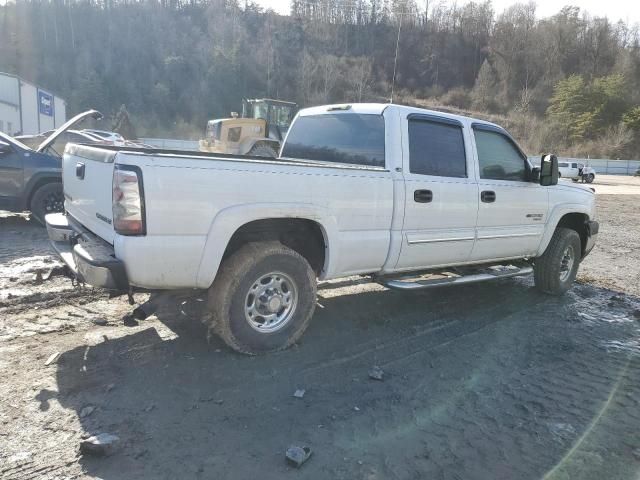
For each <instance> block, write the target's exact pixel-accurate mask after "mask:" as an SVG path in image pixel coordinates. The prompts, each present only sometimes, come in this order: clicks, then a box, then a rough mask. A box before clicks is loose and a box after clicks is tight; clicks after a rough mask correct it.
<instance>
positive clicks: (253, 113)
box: [200, 98, 298, 158]
mask: <svg viewBox="0 0 640 480" xmlns="http://www.w3.org/2000/svg"><path fill="white" fill-rule="evenodd" d="M297 107H298V106H297V105H296V104H295V103H293V102H285V101H283V100H271V99H266V98H263V99H255V100H243V104H242V117H241V118H238V114H237V113H231V118H221V119H216V120H209V121H208V122H207V130H206V133H205V138H203V139H202V140H200V151H201V152H212V153H228V154H234V155H250V156H256V157H272V158H275V157H277V156H278V152H279V151H280V144H281V143H282V140H283V139H284V136H285V135H286V133H287V130H288V129H289V125H291V121H292V120H293V116H294V115H295V113H296V111H297Z"/></svg>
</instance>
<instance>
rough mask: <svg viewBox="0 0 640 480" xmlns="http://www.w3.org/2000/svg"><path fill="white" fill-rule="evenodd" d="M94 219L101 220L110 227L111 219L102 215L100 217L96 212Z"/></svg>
mask: <svg viewBox="0 0 640 480" xmlns="http://www.w3.org/2000/svg"><path fill="white" fill-rule="evenodd" d="M96 217H98V219H100V220H102V221H103V222H105V223H108V224H109V225H111V219H110V218H107V217H105V216H104V215H100V214H99V213H97V212H96Z"/></svg>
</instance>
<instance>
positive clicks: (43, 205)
mask: <svg viewBox="0 0 640 480" xmlns="http://www.w3.org/2000/svg"><path fill="white" fill-rule="evenodd" d="M29 209H30V210H31V213H32V215H33V217H34V218H35V219H36V220H37V221H38V222H40V223H41V224H42V225H44V224H45V223H44V216H45V215H46V214H48V213H59V212H62V211H63V210H64V194H63V193H62V183H59V182H55V183H47V184H45V185H42V186H41V187H39V188H38V189H37V190H36V191H35V193H34V194H33V196H32V197H31V203H30V205H29Z"/></svg>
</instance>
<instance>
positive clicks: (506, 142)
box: [47, 104, 598, 354]
mask: <svg viewBox="0 0 640 480" xmlns="http://www.w3.org/2000/svg"><path fill="white" fill-rule="evenodd" d="M63 180H64V195H65V208H66V214H65V215H61V214H53V215H49V216H47V227H48V231H49V236H50V238H51V240H52V243H53V245H54V247H55V249H56V250H57V251H58V252H59V254H60V256H61V257H62V258H63V259H64V261H65V262H66V263H67V264H68V265H69V267H70V268H71V270H72V271H73V272H75V275H76V277H77V279H78V280H79V281H81V282H86V283H89V284H91V285H94V286H99V287H104V288H108V289H114V290H120V291H124V292H126V291H129V292H131V291H135V290H136V289H139V288H140V289H145V290H147V291H148V290H152V291H153V290H178V289H200V290H206V291H208V294H207V298H208V303H207V313H206V314H205V315H204V317H205V318H204V321H205V322H206V323H207V324H208V326H209V328H210V329H211V331H213V332H215V333H217V334H218V335H220V336H221V337H222V338H223V339H224V341H225V342H226V343H227V344H228V345H229V346H230V347H232V348H233V349H235V350H238V351H240V352H245V353H249V354H256V353H264V352H268V351H273V350H278V349H282V348H285V347H287V346H289V345H291V344H292V343H293V342H295V341H296V340H297V339H298V338H299V337H300V336H301V335H302V333H303V332H304V330H305V328H306V327H307V325H308V323H309V321H310V319H311V317H312V315H313V311H314V307H315V304H316V281H317V280H318V279H319V280H327V279H332V278H337V277H347V276H353V275H370V276H372V278H373V279H374V280H375V281H377V282H380V283H382V284H383V285H386V286H388V287H390V288H397V289H406V290H411V289H419V288H429V287H437V286H442V285H455V284H457V283H468V282H478V281H483V280H490V279H496V278H504V277H512V276H517V275H526V274H530V273H532V272H533V273H534V274H535V285H536V286H537V287H538V288H539V289H540V290H542V291H544V292H547V293H550V294H561V293H564V292H565V291H567V290H568V289H569V288H570V287H571V285H572V283H573V281H574V279H575V276H576V272H577V270H578V266H579V263H580V261H581V260H582V259H583V258H584V257H585V255H587V254H588V253H589V251H590V250H591V249H592V248H593V245H594V243H595V239H596V236H597V233H598V223H597V222H596V221H595V213H596V211H595V195H594V193H593V191H591V190H590V189H589V188H587V187H583V186H579V185H572V184H558V181H557V180H558V162H557V158H556V157H555V156H552V155H546V156H544V157H543V158H542V162H541V166H540V167H533V166H532V165H531V164H530V163H529V161H528V160H527V157H526V155H525V154H524V153H523V152H522V150H521V149H520V148H519V147H518V145H517V143H516V142H515V141H514V139H513V138H512V137H511V136H510V135H509V134H508V133H507V132H506V131H505V130H504V129H503V128H501V127H499V126H498V125H495V124H492V123H488V122H485V121H481V120H475V119H472V118H466V117H462V116H456V115H450V114H446V113H441V112H435V111H427V110H423V109H418V108H410V107H405V106H399V105H392V104H352V105H332V106H321V107H314V108H308V109H305V110H302V111H300V112H299V113H298V115H297V116H296V118H295V120H294V121H293V123H292V125H291V128H290V130H289V132H288V134H287V136H286V138H285V141H284V143H283V145H282V147H281V151H280V156H279V157H278V158H276V159H273V158H269V159H268V158H262V159H261V158H250V157H243V156H232V155H221V154H210V153H197V152H182V151H167V150H152V149H135V148H118V147H101V148H96V147H92V146H81V145H68V146H67V148H66V151H65V154H64V161H63Z"/></svg>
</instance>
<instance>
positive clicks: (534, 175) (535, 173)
mask: <svg viewBox="0 0 640 480" xmlns="http://www.w3.org/2000/svg"><path fill="white" fill-rule="evenodd" d="M531 181H532V182H535V183H538V182H540V167H532V168H531Z"/></svg>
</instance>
